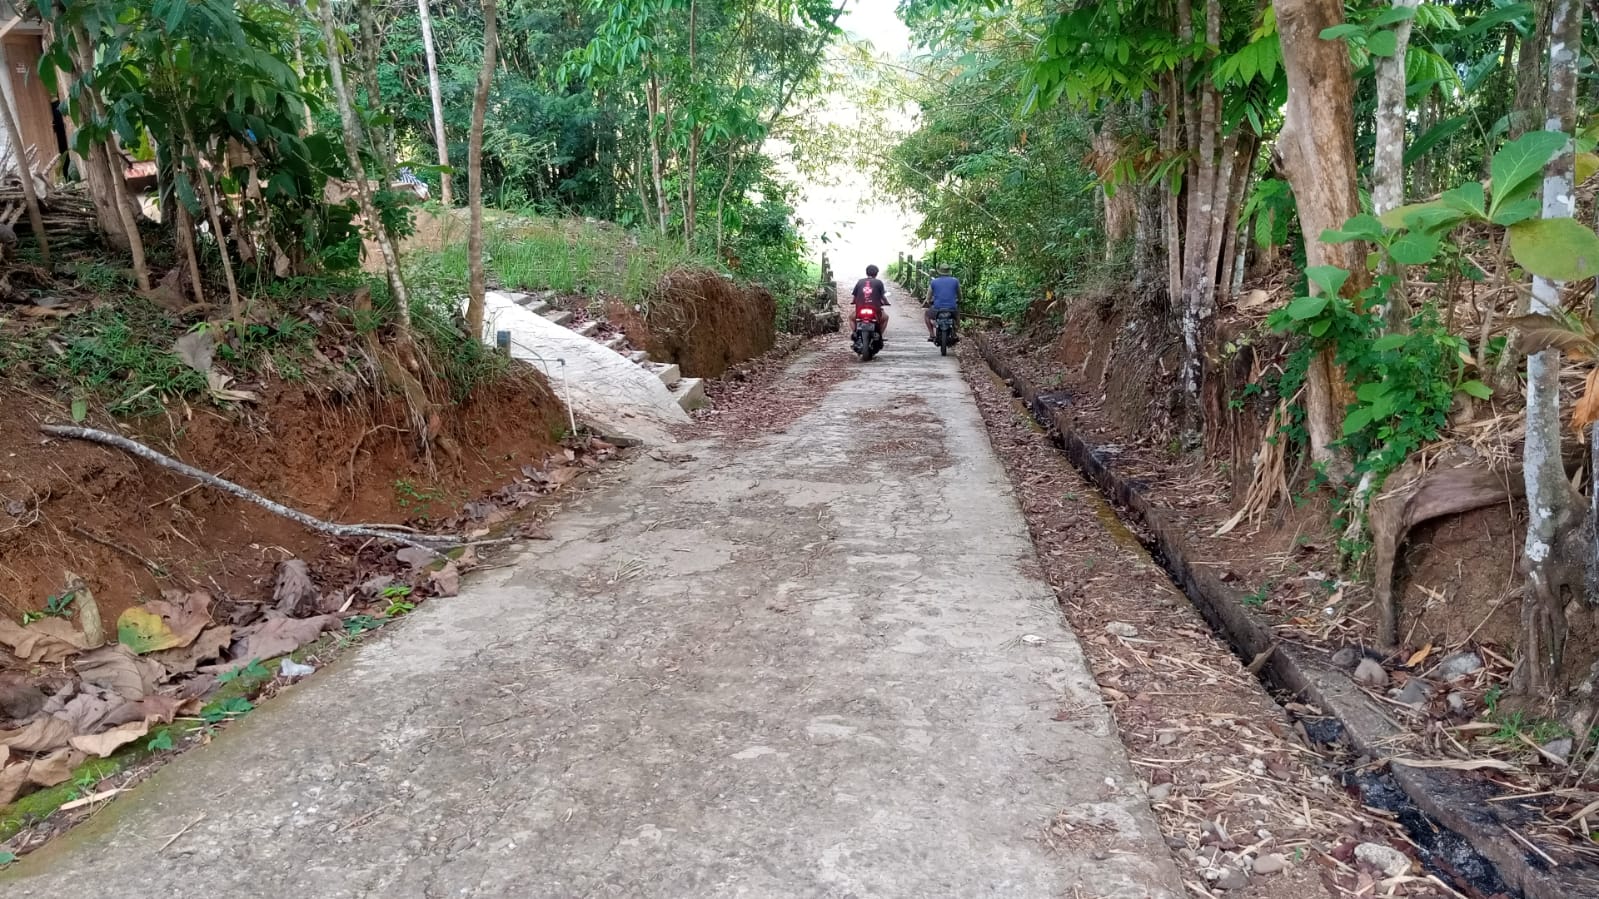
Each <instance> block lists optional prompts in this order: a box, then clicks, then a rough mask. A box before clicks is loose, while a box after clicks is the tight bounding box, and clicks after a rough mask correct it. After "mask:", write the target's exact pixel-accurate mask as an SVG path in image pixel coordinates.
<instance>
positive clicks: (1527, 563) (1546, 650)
mask: <svg viewBox="0 0 1599 899" xmlns="http://www.w3.org/2000/svg"><path fill="white" fill-rule="evenodd" d="M1582 9H1583V7H1582V2H1581V0H1555V2H1554V3H1553V4H1552V8H1551V10H1550V16H1549V93H1548V98H1547V105H1546V109H1547V110H1548V116H1549V118H1548V120H1547V122H1546V123H1545V124H1544V128H1545V129H1546V130H1549V131H1561V132H1565V133H1566V134H1570V133H1571V132H1572V129H1573V126H1574V125H1575V123H1576V117H1577V103H1576V101H1577V58H1578V55H1579V53H1578V51H1579V50H1580V48H1581V46H1582ZM1573 161H1574V156H1573V147H1572V145H1571V144H1569V143H1568V144H1567V145H1566V148H1565V149H1564V150H1563V151H1561V153H1560V154H1559V155H1558V156H1556V157H1555V158H1554V159H1553V160H1552V161H1550V163H1549V166H1548V167H1547V168H1546V169H1545V170H1544V180H1543V217H1544V218H1546V219H1557V218H1571V216H1572V214H1573V212H1574V211H1575V209H1574V207H1575V202H1574V196H1573V195H1574V193H1575V191H1574V190H1573V189H1572V173H1573ZM1561 286H1562V285H1561V283H1560V282H1558V281H1550V280H1549V279H1547V278H1543V277H1537V278H1534V279H1533V281H1532V311H1533V312H1534V313H1539V314H1543V315H1559V314H1560V289H1561ZM1522 459H1523V471H1524V473H1525V477H1526V484H1527V540H1526V543H1525V544H1524V545H1523V548H1522V554H1521V562H1522V570H1523V573H1524V574H1525V575H1526V578H1527V583H1526V588H1525V591H1524V592H1523V594H1522V600H1521V646H1520V652H1519V654H1518V656H1517V659H1516V670H1515V671H1514V672H1513V674H1512V675H1511V685H1512V687H1513V688H1514V689H1515V690H1516V691H1517V692H1518V693H1521V694H1522V695H1526V696H1547V695H1551V694H1552V692H1553V691H1554V690H1555V689H1556V688H1557V686H1558V681H1557V678H1558V676H1559V674H1560V666H1561V661H1562V656H1563V654H1564V650H1565V641H1566V618H1565V598H1564V596H1563V595H1562V594H1563V593H1564V591H1565V588H1566V587H1568V586H1569V585H1570V581H1571V578H1570V577H1569V574H1568V573H1567V572H1566V570H1565V569H1566V567H1567V566H1568V565H1569V563H1570V559H1569V558H1568V553H1567V552H1565V551H1564V550H1563V548H1562V545H1561V544H1562V539H1561V538H1562V536H1563V535H1562V531H1565V530H1566V529H1567V528H1568V527H1569V524H1570V519H1571V518H1572V517H1573V512H1574V509H1575V507H1576V506H1577V503H1576V501H1575V498H1574V497H1573V495H1572V491H1571V485H1570V482H1568V481H1567V480H1566V471H1565V466H1564V464H1563V463H1562V461H1561V454H1560V351H1559V350H1544V351H1543V352H1541V353H1534V354H1533V355H1531V356H1529V357H1527V439H1526V444H1525V446H1524V448H1523V455H1522Z"/></svg>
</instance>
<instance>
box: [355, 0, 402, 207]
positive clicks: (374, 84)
mask: <svg viewBox="0 0 1599 899" xmlns="http://www.w3.org/2000/svg"><path fill="white" fill-rule="evenodd" d="M375 5H376V4H374V3H372V2H370V0H356V2H355V4H354V6H355V13H356V18H357V19H358V20H359V22H360V28H361V80H362V81H364V82H366V102H367V109H368V112H370V113H372V114H374V115H378V114H381V113H382V112H383V92H382V91H381V90H380V89H379V87H378V59H379V51H380V50H381V49H382V47H383V33H382V32H381V31H379V30H378V23H377V20H376V18H375V17H374V15H373V7H374V6H375ZM371 131H372V133H371V135H370V136H369V141H368V142H369V143H371V145H372V149H373V151H374V155H375V156H377V164H378V176H379V177H380V178H381V179H382V182H383V186H384V187H388V186H389V185H390V184H392V183H394V133H393V131H392V130H391V129H390V128H389V127H388V126H386V125H380V124H377V123H373V124H372V126H371Z"/></svg>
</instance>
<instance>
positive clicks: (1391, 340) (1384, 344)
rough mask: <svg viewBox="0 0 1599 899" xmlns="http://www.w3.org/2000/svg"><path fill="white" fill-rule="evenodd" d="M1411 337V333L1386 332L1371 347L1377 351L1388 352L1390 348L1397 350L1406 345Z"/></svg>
mask: <svg viewBox="0 0 1599 899" xmlns="http://www.w3.org/2000/svg"><path fill="white" fill-rule="evenodd" d="M1409 339H1410V335H1408V334H1384V335H1383V336H1381V337H1379V338H1377V339H1376V340H1375V341H1373V342H1372V344H1371V348H1372V349H1373V350H1375V351H1376V352H1379V353H1386V352H1388V351H1389V350H1397V349H1399V348H1400V347H1402V346H1404V345H1405V342H1406V341H1408V340H1409Z"/></svg>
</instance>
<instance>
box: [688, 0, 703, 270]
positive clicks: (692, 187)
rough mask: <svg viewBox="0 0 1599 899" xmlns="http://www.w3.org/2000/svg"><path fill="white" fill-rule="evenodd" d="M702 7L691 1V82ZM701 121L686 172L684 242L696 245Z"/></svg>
mask: <svg viewBox="0 0 1599 899" xmlns="http://www.w3.org/2000/svg"><path fill="white" fill-rule="evenodd" d="M699 10H700V6H699V3H698V2H696V0H688V83H689V84H690V85H695V84H698V82H699ZM702 133H703V132H702V129H701V127H700V125H699V124H698V123H691V126H690V128H689V135H688V170H687V171H686V172H684V173H683V242H684V243H685V244H687V245H688V246H689V247H690V248H691V249H692V248H693V246H694V227H695V224H696V223H695V221H694V218H695V215H696V212H697V207H698V206H699V198H698V196H697V194H698V189H699V176H700V136H701V134H702Z"/></svg>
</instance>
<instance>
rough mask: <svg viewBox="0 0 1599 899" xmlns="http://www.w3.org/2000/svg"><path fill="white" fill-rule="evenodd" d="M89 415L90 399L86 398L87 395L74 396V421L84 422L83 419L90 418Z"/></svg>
mask: <svg viewBox="0 0 1599 899" xmlns="http://www.w3.org/2000/svg"><path fill="white" fill-rule="evenodd" d="M88 417H89V401H88V399H86V398H85V397H81V396H75V397H73V398H72V420H73V421H74V422H76V423H79V424H82V423H83V420H84V419H86V418H88Z"/></svg>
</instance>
